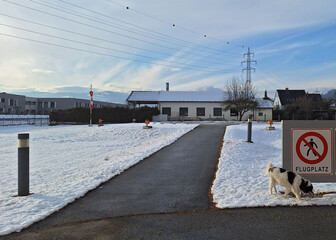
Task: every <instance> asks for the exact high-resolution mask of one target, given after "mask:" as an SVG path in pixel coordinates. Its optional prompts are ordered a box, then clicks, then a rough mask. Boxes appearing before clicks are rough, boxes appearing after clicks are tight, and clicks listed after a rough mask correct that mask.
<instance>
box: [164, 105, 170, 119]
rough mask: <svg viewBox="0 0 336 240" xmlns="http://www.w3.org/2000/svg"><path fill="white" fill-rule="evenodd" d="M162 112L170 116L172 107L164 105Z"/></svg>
mask: <svg viewBox="0 0 336 240" xmlns="http://www.w3.org/2000/svg"><path fill="white" fill-rule="evenodd" d="M162 114H167V115H168V116H169V117H170V116H171V108H170V107H163V108H162Z"/></svg>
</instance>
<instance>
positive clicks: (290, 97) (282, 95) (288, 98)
mask: <svg viewBox="0 0 336 240" xmlns="http://www.w3.org/2000/svg"><path fill="white" fill-rule="evenodd" d="M277 93H278V96H279V99H280V102H281V105H287V104H291V103H294V102H295V101H296V100H297V99H299V98H302V97H304V96H306V91H305V90H289V89H285V90H280V89H278V90H277Z"/></svg>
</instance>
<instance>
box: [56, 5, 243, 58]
mask: <svg viewBox="0 0 336 240" xmlns="http://www.w3.org/2000/svg"><path fill="white" fill-rule="evenodd" d="M59 1H62V2H63V0H59ZM106 1H108V2H111V3H113V4H115V5H118V6H121V7H123V8H126V9H127V10H129V11H133V12H135V13H137V14H139V15H143V16H145V17H148V18H151V19H154V20H157V21H159V22H162V23H165V24H167V25H169V26H173V27H176V28H180V29H182V30H184V31H187V32H190V33H193V34H195V35H197V36H199V37H201V36H202V37H206V38H211V39H213V40H215V41H217V42H220V43H223V40H219V39H217V38H214V37H212V36H210V35H208V34H204V33H199V32H196V31H194V30H191V29H188V28H185V27H182V26H181V25H179V24H175V23H174V24H172V23H171V22H167V21H165V20H163V19H161V18H158V17H155V16H152V15H150V14H148V13H145V12H143V11H139V10H136V9H133V8H130V7H128V6H125V5H122V4H120V3H117V2H115V1H112V0H106ZM224 42H226V43H227V44H230V45H232V43H231V42H230V41H224ZM234 45H236V46H238V45H237V44H234ZM240 46H243V45H240ZM243 47H244V46H243ZM211 49H212V50H213V51H216V52H217V53H218V52H219V51H220V50H218V49H213V48H211ZM224 52H225V53H228V54H232V55H236V56H238V55H239V56H240V54H238V53H233V52H228V51H224Z"/></svg>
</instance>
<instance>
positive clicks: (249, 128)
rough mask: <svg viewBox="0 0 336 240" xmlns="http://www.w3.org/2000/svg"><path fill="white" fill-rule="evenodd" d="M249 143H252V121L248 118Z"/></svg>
mask: <svg viewBox="0 0 336 240" xmlns="http://www.w3.org/2000/svg"><path fill="white" fill-rule="evenodd" d="M247 142H249V143H253V142H252V119H251V118H248V120H247Z"/></svg>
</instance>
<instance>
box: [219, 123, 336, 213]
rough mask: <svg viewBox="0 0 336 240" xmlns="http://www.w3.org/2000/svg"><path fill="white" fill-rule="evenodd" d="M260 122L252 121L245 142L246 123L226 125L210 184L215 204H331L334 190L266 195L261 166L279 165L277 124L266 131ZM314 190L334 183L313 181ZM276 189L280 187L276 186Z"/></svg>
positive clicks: (334, 200) (330, 187) (335, 197)
mask: <svg viewBox="0 0 336 240" xmlns="http://www.w3.org/2000/svg"><path fill="white" fill-rule="evenodd" d="M266 126H268V125H267V124H263V123H253V127H252V129H253V130H252V141H253V142H254V143H247V142H246V139H247V125H246V124H241V125H234V126H229V127H227V129H226V133H225V136H224V140H225V141H224V144H223V148H222V152H221V157H220V163H219V169H218V172H217V174H216V180H215V181H214V185H213V187H212V193H213V199H214V202H215V203H216V206H217V207H219V208H234V207H259V206H277V205H282V206H286V205H298V206H309V205H334V204H336V194H326V195H324V196H323V197H322V198H309V197H305V198H302V201H298V200H297V199H296V198H295V197H292V196H289V197H288V199H284V197H283V194H280V193H278V194H277V195H270V194H269V190H268V183H269V178H268V176H266V175H265V173H264V169H265V168H266V165H267V163H269V162H273V165H275V166H278V167H281V166H282V160H281V151H282V150H281V124H275V128H276V130H274V131H267V130H266V129H265V128H266ZM313 186H314V193H318V192H335V191H336V183H313ZM277 189H278V192H279V190H280V191H284V188H283V187H280V186H277Z"/></svg>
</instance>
